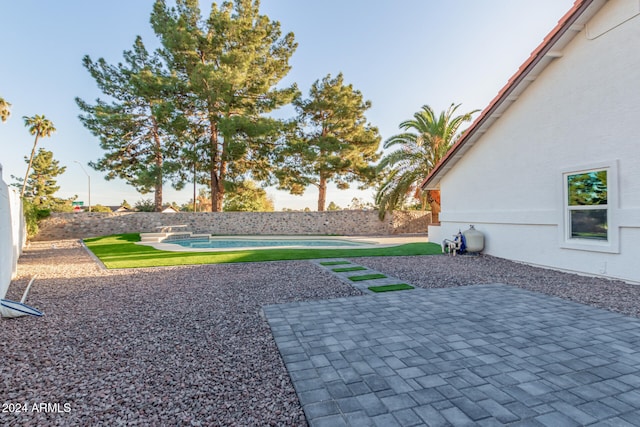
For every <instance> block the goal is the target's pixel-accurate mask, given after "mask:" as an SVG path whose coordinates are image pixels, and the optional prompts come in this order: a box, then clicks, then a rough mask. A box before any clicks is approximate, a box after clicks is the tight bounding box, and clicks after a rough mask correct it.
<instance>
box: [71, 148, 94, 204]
mask: <svg viewBox="0 0 640 427" xmlns="http://www.w3.org/2000/svg"><path fill="white" fill-rule="evenodd" d="M73 162H74V163H77V164H78V165H79V166H80V167H81V168H82V172H84V174H85V175H87V180H88V181H89V212H91V177H90V176H89V174H88V173H87V171H86V170H85V169H84V166H82V164H81V163H80V162H79V161H77V160H74V161H73Z"/></svg>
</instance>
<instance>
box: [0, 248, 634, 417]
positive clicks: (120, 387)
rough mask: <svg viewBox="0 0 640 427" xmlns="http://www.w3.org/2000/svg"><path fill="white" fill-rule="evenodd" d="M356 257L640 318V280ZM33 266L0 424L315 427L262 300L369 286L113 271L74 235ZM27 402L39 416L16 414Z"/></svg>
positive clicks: (489, 261)
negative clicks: (32, 311) (29, 311)
mask: <svg viewBox="0 0 640 427" xmlns="http://www.w3.org/2000/svg"><path fill="white" fill-rule="evenodd" d="M354 262H356V263H358V264H361V265H365V266H369V267H371V268H373V269H376V270H378V271H381V272H384V273H387V274H389V275H393V276H396V277H398V278H401V279H402V280H405V281H407V282H409V283H411V284H414V285H418V286H421V287H426V288H430V287H446V286H460V285H468V284H478V283H495V282H500V283H508V284H512V285H516V286H519V287H522V288H525V289H530V290H534V291H538V292H544V293H547V294H551V295H556V296H560V297H563V298H567V299H571V300H574V301H579V302H582V303H587V304H591V305H595V306H598V307H604V308H607V309H610V310H613V311H617V312H621V313H625V314H630V315H633V316H636V317H640V314H639V313H640V310H639V309H640V286H634V285H627V284H624V283H621V282H614V281H609V280H604V279H594V278H587V277H582V276H577V275H571V274H565V273H559V272H555V271H551V270H544V269H539V268H534V267H529V266H525V265H522V264H517V263H513V262H509V261H505V260H501V259H497V258H493V257H488V256H461V257H455V258H453V257H429V256H424V257H383V258H361V259H354ZM19 271H20V276H19V277H18V278H17V279H16V280H15V281H14V282H13V283H12V285H11V287H10V289H9V294H8V295H7V298H9V299H14V300H16V299H19V298H20V296H21V295H22V291H23V289H24V288H25V286H26V284H27V282H28V280H29V279H30V278H31V277H32V276H33V275H34V274H38V279H37V280H36V282H35V283H34V285H33V288H32V290H31V293H30V294H29V298H28V300H27V303H28V304H30V305H33V306H34V307H36V308H38V309H40V310H42V311H44V312H45V316H44V317H42V318H40V319H36V318H21V319H12V320H6V319H5V320H2V321H1V323H0V324H1V325H2V327H1V328H0V355H2V357H3V360H2V363H1V364H0V387H1V389H2V398H1V399H0V404H2V405H3V407H2V408H0V409H1V410H4V411H5V412H0V425H29V426H31V425H82V426H84V425H109V426H117V425H144V426H147V425H153V426H156V425H157V426H160V425H207V426H209V425H214V426H215V425H224V426H248V425H280V426H289V425H291V426H304V425H306V421H305V418H304V414H303V411H302V409H301V407H300V403H299V402H298V399H297V397H296V394H295V391H294V389H293V387H292V385H291V381H290V379H289V376H288V374H287V372H286V369H285V367H284V364H283V362H282V359H281V358H280V355H279V353H278V350H277V347H276V345H275V342H274V340H273V338H272V336H271V333H270V330H269V327H268V325H267V323H266V321H265V320H264V319H263V318H262V317H261V315H260V307H261V306H262V305H265V304H274V303H284V302H291V301H299V300H309V299H326V298H334V297H341V296H349V295H359V294H360V293H359V291H357V290H356V289H355V288H353V287H352V286H349V285H347V284H343V283H342V282H340V281H339V280H338V279H337V278H335V277H333V276H331V275H330V274H329V273H328V272H325V271H321V270H320V269H319V268H318V267H315V266H313V265H312V264H311V263H309V262H307V261H286V262H272V263H250V264H227V265H209V266H186V267H170V268H156V269H137V270H118V271H105V270H103V269H101V268H100V267H98V265H97V264H96V263H95V262H94V261H93V259H92V258H91V257H90V256H89V255H88V254H87V253H86V251H85V250H84V248H82V247H81V246H80V244H79V243H78V242H77V241H70V240H69V241H58V242H40V243H33V244H32V245H31V246H30V248H28V249H27V250H25V252H24V254H23V256H22V257H21V258H20V270H19ZM15 404H20V405H24V404H26V406H27V410H26V411H24V412H23V411H20V412H18V413H8V412H6V411H7V410H15V409H16V408H17V407H16V406H15ZM34 404H35V406H34ZM41 404H45V405H44V406H41ZM46 404H49V406H47V405H46ZM10 405H13V406H10Z"/></svg>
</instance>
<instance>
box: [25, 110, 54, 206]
mask: <svg viewBox="0 0 640 427" xmlns="http://www.w3.org/2000/svg"><path fill="white" fill-rule="evenodd" d="M22 118H23V120H24V125H25V126H27V127H28V128H29V133H30V134H31V135H35V136H36V137H35V139H34V141H33V148H32V149H31V156H29V162H28V166H27V173H25V174H24V182H23V184H22V190H21V191H20V197H24V190H25V186H26V185H27V178H28V177H29V171H30V170H31V164H32V163H33V156H34V155H35V154H36V145H38V138H40V137H41V136H47V137H48V136H51V134H52V133H53V132H55V131H56V128H55V127H54V126H53V122H51V121H50V120H48V119H47V118H46V117H45V116H44V115H42V116H40V115H38V114H36V115H35V116H33V117H27V116H23V117H22Z"/></svg>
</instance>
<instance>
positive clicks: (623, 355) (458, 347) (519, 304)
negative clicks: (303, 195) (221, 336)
mask: <svg viewBox="0 0 640 427" xmlns="http://www.w3.org/2000/svg"><path fill="white" fill-rule="evenodd" d="M358 273H362V272H358ZM368 286H370V285H368ZM264 313H265V315H266V317H267V319H268V322H269V324H270V326H271V329H272V332H273V336H274V337H275V340H276V343H277V344H278V348H279V349H280V352H281V354H282V357H283V360H284V361H285V364H286V366H287V369H288V371H289V373H290V375H291V378H292V381H293V384H294V387H295V388H296V391H297V393H298V396H299V397H300V402H301V404H302V405H303V408H304V411H305V414H306V416H307V420H308V422H309V424H310V425H311V426H321V425H400V426H413V425H502V424H511V423H514V424H515V425H542V426H557V425H589V424H598V423H600V424H602V425H609V424H611V425H627V424H632V425H634V424H635V423H637V422H640V392H639V391H637V388H638V386H640V320H639V319H636V318H632V317H627V316H624V315H621V314H616V313H612V312H609V311H606V310H602V309H597V308H593V307H590V306H586V305H581V304H577V303H573V302H570V301H566V300H562V299H559V298H555V297H551V296H547V295H543V294H537V293H534V292H530V291H525V290H522V289H519V288H516V287H512V286H508V285H502V284H494V285H475V286H465V287H458V288H444V289H415V290H411V291H399V292H391V293H384V294H378V295H371V294H367V295H365V296H360V297H350V298H339V299H333V300H325V301H312V302H298V303H290V304H281V305H271V306H266V307H264Z"/></svg>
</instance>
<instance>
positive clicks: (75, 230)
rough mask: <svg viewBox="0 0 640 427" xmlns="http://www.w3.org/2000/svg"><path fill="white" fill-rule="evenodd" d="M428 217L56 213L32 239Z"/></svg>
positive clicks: (329, 229)
mask: <svg viewBox="0 0 640 427" xmlns="http://www.w3.org/2000/svg"><path fill="white" fill-rule="evenodd" d="M430 220H431V214H430V213H429V212H419V211H408V212H393V214H390V215H387V216H386V218H385V219H384V220H383V221H380V220H379V219H378V213H377V212H375V211H332V212H200V213H189V212H180V213H148V212H134V213H54V214H52V216H51V217H50V218H48V219H46V220H44V221H42V222H41V223H40V232H39V233H38V235H37V236H36V237H35V238H34V240H56V239H69V238H85V237H95V236H105V235H109V234H120V233H137V232H154V231H158V230H157V229H156V227H159V226H163V225H179V224H185V225H187V227H186V230H187V231H191V232H194V233H210V234H222V235H243V234H249V235H250V234H264V235H278V234H283V235H296V234H307V235H313V234H340V235H388V234H403V233H426V232H427V226H428V224H429V222H430Z"/></svg>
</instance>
